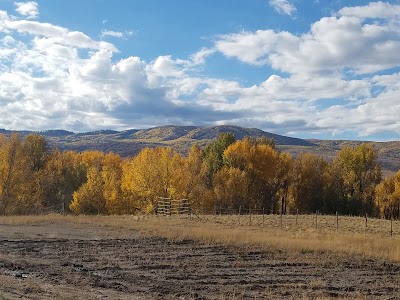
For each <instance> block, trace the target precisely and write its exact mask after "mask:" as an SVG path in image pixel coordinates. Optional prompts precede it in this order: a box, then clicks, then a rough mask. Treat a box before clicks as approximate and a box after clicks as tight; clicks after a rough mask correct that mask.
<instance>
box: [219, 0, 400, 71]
mask: <svg viewBox="0 0 400 300" xmlns="http://www.w3.org/2000/svg"><path fill="white" fill-rule="evenodd" d="M398 7H400V6H395V7H390V9H393V10H396V9H397V8H398ZM388 9H389V8H388ZM380 15H383V13H382V12H381V13H380V14H378V16H380ZM215 47H216V49H217V50H218V51H220V52H221V53H223V54H224V55H226V56H227V57H235V58H237V59H239V60H241V61H243V62H246V63H249V64H255V65H263V64H268V65H270V66H272V67H273V68H274V69H276V70H279V71H283V72H288V73H292V74H326V73H335V72H342V71H343V70H344V69H347V70H348V71H349V72H352V73H357V74H368V73H374V72H378V71H382V70H386V69H389V68H392V67H396V66H398V65H400V56H399V55H398V53H400V28H399V26H398V25H396V26H395V25H393V24H387V23H383V24H379V23H375V22H373V23H365V22H363V19H360V18H357V17H354V16H350V17H349V16H341V17H326V18H322V19H321V20H319V21H317V22H315V23H314V24H312V26H311V29H310V31H309V32H308V33H305V34H302V35H294V34H292V33H289V32H275V31H272V30H258V31H256V32H242V33H238V34H229V35H223V36H220V37H219V40H217V41H216V43H215Z"/></svg>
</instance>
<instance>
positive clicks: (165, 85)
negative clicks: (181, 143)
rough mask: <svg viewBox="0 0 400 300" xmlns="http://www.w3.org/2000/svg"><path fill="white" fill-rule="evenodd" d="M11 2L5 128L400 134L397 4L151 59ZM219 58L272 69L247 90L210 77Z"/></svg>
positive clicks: (3, 74) (282, 4)
mask: <svg viewBox="0 0 400 300" xmlns="http://www.w3.org/2000/svg"><path fill="white" fill-rule="evenodd" d="M270 4H271V5H272V6H274V7H275V8H276V9H277V10H278V11H279V12H280V13H284V14H287V15H292V14H294V13H295V12H296V9H295V7H294V6H291V4H290V3H289V2H288V1H270ZM15 5H16V8H17V12H18V13H19V14H20V16H14V15H10V14H9V13H8V12H6V11H0V33H1V34H2V35H1V38H0V114H1V115H2V118H1V119H0V127H2V128H8V129H31V130H46V129H54V128H61V129H67V130H73V131H88V130H97V129H118V130H121V129H127V128H143V127H149V126H157V125H165V124H177V125H214V124H228V123H229V124H238V125H243V126H251V127H258V128H261V129H264V130H269V131H272V132H276V133H281V134H288V135H302V136H308V137H313V136H318V135H325V136H332V137H333V136H334V135H340V134H343V133H346V132H350V133H352V134H354V135H356V136H359V137H363V138H368V137H372V136H377V135H388V136H389V137H390V138H396V137H397V136H398V135H397V134H398V132H400V121H398V116H399V114H400V102H399V99H400V84H399V82H400V56H399V55H398V53H400V5H395V4H389V3H384V2H374V3H370V4H368V5H365V6H357V7H343V8H342V9H340V10H339V11H337V12H335V13H334V14H333V15H332V16H327V17H324V18H321V19H320V20H317V21H316V22H314V23H313V24H311V26H310V29H309V31H308V32H305V33H302V34H295V33H291V32H286V31H277V30H271V29H263V30H256V31H248V32H239V33H231V34H225V35H219V36H216V38H215V40H214V42H213V45H212V47H204V48H201V49H199V50H198V52H196V53H192V54H190V55H189V56H188V57H186V58H185V57H183V58H175V57H172V56H171V55H163V56H159V57H155V58H154V59H153V60H151V61H145V60H143V59H142V58H140V57H137V56H128V57H126V56H125V57H124V53H121V52H120V51H119V50H118V49H117V47H116V46H115V45H114V44H112V43H110V42H106V41H104V40H96V39H93V38H91V37H90V36H89V35H87V34H85V33H84V32H80V31H72V30H70V29H68V28H64V27H60V26H58V25H56V24H50V23H44V22H40V21H39V20H35V21H34V20H32V19H35V18H38V16H39V10H38V5H37V4H36V3H35V2H26V3H22V2H16V3H15ZM99 36H100V37H101V39H103V38H107V37H111V38H124V37H126V36H127V33H126V32H123V31H103V32H100V34H99ZM117 54H118V55H117ZM215 54H222V56H223V57H225V59H226V60H227V62H229V61H231V60H232V59H233V60H237V61H238V62H241V63H243V64H246V65H249V66H254V68H260V67H261V68H262V67H263V66H267V67H269V68H271V69H272V70H273V71H274V73H275V74H272V75H271V74H266V76H265V79H264V80H262V81H261V82H259V83H258V84H255V85H252V86H245V85H243V84H241V83H239V81H235V80H227V79H223V78H215V77H209V76H208V75H207V74H206V73H204V66H206V65H207V63H208V60H209V58H210V57H211V56H213V55H215ZM117 56H118V57H120V58H119V59H116V58H115V57H117ZM121 57H122V58H121Z"/></svg>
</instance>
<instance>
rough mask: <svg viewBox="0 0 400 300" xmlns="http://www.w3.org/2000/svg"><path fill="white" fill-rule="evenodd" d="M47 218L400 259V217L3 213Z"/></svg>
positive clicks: (13, 221)
mask: <svg viewBox="0 0 400 300" xmlns="http://www.w3.org/2000/svg"><path fill="white" fill-rule="evenodd" d="M43 222H69V223H76V224H94V225H98V226H112V227H120V228H126V229H137V230H139V231H140V232H142V233H143V234H146V235H157V236H163V237H166V238H170V239H179V240H183V239H193V240H197V241H200V242H202V243H210V244H214V243H217V244H225V245H236V246H240V247H250V246H251V247H253V246H257V247H260V248H262V249H265V250H268V249H275V250H276V249H280V250H282V251H285V252H287V253H288V254H290V255H296V254H299V253H312V252H314V253H315V252H317V253H326V254H328V255H357V256H361V257H363V258H372V259H380V260H386V261H397V262H399V261H400V222H399V221H393V236H390V221H388V220H378V219H369V220H368V224H367V225H368V226H367V228H366V227H365V218H359V217H340V219H339V231H338V232H336V217H334V216H318V228H317V229H316V228H315V216H314V215H302V216H298V219H297V225H296V216H285V217H284V219H283V220H282V227H281V222H280V217H279V216H271V215H268V216H265V217H264V222H263V218H262V216H253V217H252V221H251V226H250V218H249V216H241V217H240V219H239V217H238V216H217V217H214V216H201V218H200V219H198V218H192V219H188V218H178V217H154V216H150V217H136V216H60V215H47V216H18V217H1V218H0V225H2V224H5V225H16V226H17V225H20V224H21V225H34V224H37V223H43Z"/></svg>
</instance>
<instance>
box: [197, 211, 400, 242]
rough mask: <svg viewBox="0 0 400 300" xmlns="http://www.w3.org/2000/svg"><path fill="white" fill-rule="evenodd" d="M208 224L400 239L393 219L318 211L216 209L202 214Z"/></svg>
mask: <svg viewBox="0 0 400 300" xmlns="http://www.w3.org/2000/svg"><path fill="white" fill-rule="evenodd" d="M202 218H203V219H204V220H205V221H211V222H215V223H219V224H222V225H227V226H253V227H263V228H271V229H281V230H298V231H314V232H315V231H318V232H321V233H324V232H341V233H345V232H349V233H350V232H352V233H354V232H357V233H371V234H382V235H385V236H400V221H398V220H393V219H377V218H372V217H369V216H368V215H367V214H366V215H364V216H348V215H340V214H339V213H338V212H336V214H334V215H324V214H321V213H320V212H318V211H316V212H315V213H314V214H310V213H309V212H300V211H299V210H296V211H294V212H293V211H287V212H286V213H282V212H281V211H271V210H266V209H263V208H261V209H252V208H242V207H240V208H239V209H233V208H222V207H217V206H215V207H214V213H213V214H212V215H202Z"/></svg>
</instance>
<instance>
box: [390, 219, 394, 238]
mask: <svg viewBox="0 0 400 300" xmlns="http://www.w3.org/2000/svg"><path fill="white" fill-rule="evenodd" d="M390 236H393V213H391V214H390Z"/></svg>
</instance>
